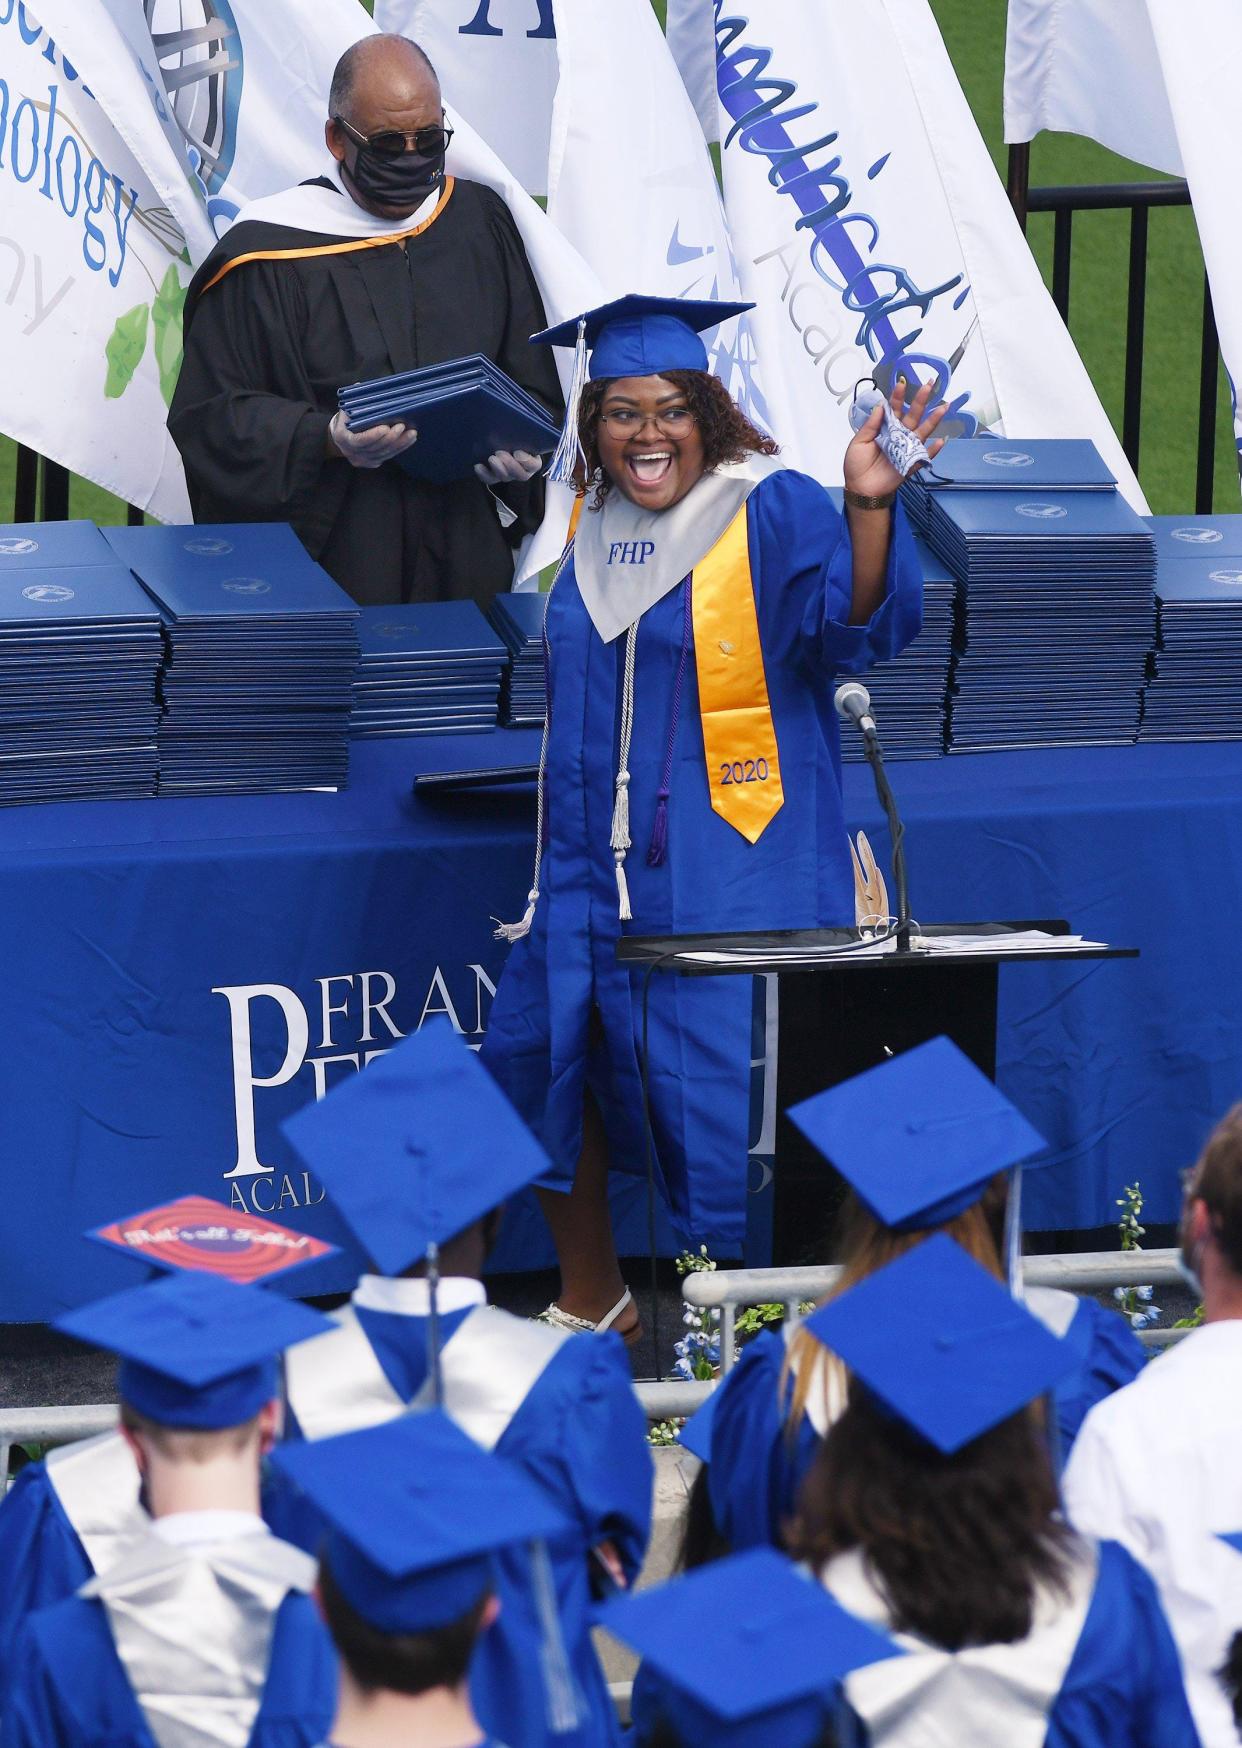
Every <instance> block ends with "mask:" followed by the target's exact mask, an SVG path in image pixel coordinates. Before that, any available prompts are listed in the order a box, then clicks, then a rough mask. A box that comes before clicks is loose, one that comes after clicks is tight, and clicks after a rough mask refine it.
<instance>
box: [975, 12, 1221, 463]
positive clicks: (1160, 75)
mask: <svg viewBox="0 0 1242 1748" xmlns="http://www.w3.org/2000/svg"><path fill="white" fill-rule="evenodd" d="M1240 79H1242V12H1240V11H1239V8H1238V6H1237V4H1236V0H1183V3H1182V4H1180V5H1178V6H1176V7H1173V6H1171V5H1169V4H1167V0H1164V3H1162V0H1157V3H1156V4H1151V0H1061V3H1060V4H1058V5H1056V6H1051V5H1047V4H1043V3H1040V0H1010V5H1009V29H1008V35H1007V38H1006V44H1005V138H1006V139H1008V140H1016V141H1021V140H1029V139H1031V138H1032V137H1033V135H1034V134H1036V133H1037V132H1038V131H1039V130H1040V129H1041V128H1057V129H1059V130H1060V131H1062V132H1066V133H1080V134H1086V135H1087V136H1088V137H1089V138H1091V139H1094V140H1098V141H1099V142H1100V143H1101V144H1102V145H1105V146H1109V147H1111V149H1112V150H1113V151H1115V152H1122V153H1124V154H1125V156H1126V157H1129V158H1134V159H1137V160H1138V162H1139V163H1142V164H1152V165H1154V166H1155V167H1156V168H1157V169H1160V170H1167V171H1169V172H1170V173H1171V174H1173V175H1176V176H1185V178H1186V181H1187V183H1188V184H1189V187H1190V198H1191V202H1192V204H1193V206H1194V214H1195V222H1196V223H1197V225H1198V227H1199V239H1200V241H1201V243H1202V244H1203V258H1204V261H1205V262H1206V264H1207V272H1208V279H1209V281H1210V283H1211V287H1212V305H1213V309H1214V311H1215V315H1216V326H1217V331H1218V332H1219V334H1220V344H1221V352H1222V355H1223V356H1224V359H1225V363H1226V366H1227V367H1228V370H1229V377H1230V385H1231V389H1232V395H1233V426H1234V443H1235V447H1236V448H1237V450H1238V454H1239V459H1240V466H1242V412H1240V409H1239V406H1238V395H1237V388H1236V384H1237V382H1238V380H1239V377H1238V371H1239V370H1240V369H1242V299H1239V296H1238V286H1239V284H1240V283H1242V236H1240V235H1239V231H1238V222H1237V207H1238V196H1237V176H1236V172H1235V164H1236V160H1237V137H1236V136H1237V123H1236V114H1237V102H1238V98H1237V93H1238V84H1239V80H1240ZM1192 319H1193V320H1195V321H1197V320H1198V310H1197V309H1196V310H1195V312H1194V316H1193V318H1192Z"/></svg>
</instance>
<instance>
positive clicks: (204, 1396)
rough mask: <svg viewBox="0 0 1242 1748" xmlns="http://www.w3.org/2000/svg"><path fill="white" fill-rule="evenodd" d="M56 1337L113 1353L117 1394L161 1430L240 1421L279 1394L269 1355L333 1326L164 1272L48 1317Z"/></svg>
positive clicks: (265, 1298)
mask: <svg viewBox="0 0 1242 1748" xmlns="http://www.w3.org/2000/svg"><path fill="white" fill-rule="evenodd" d="M52 1327H53V1328H54V1329H58V1330H59V1331H60V1332H61V1334H62V1335H71V1336H73V1337H74V1339H75V1340H77V1341H84V1342H89V1343H90V1345H91V1346H93V1347H102V1348H106V1349H108V1350H109V1351H110V1352H112V1353H114V1354H116V1355H117V1356H118V1358H119V1359H120V1362H121V1365H120V1370H119V1372H118V1375H117V1390H118V1392H119V1394H120V1397H121V1400H122V1401H123V1402H127V1403H128V1404H129V1405H130V1407H131V1408H134V1409H136V1410H137V1412H138V1413H139V1414H142V1415H145V1416H146V1418H147V1419H148V1420H154V1421H158V1422H159V1424H160V1425H161V1426H168V1427H176V1428H183V1429H186V1430H197V1431H218V1430H219V1429H220V1428H222V1427H226V1426H240V1425H241V1424H242V1422H243V1421H247V1420H250V1419H252V1418H253V1416H254V1415H256V1414H257V1413H258V1412H259V1410H260V1409H261V1408H262V1407H263V1405H264V1403H265V1402H270V1401H271V1399H272V1398H273V1396H276V1395H278V1394H279V1388H280V1380H279V1372H278V1367H277V1360H278V1358H279V1356H280V1354H281V1353H282V1352H283V1350H284V1349H285V1348H287V1347H292V1346H293V1344H294V1343H295V1342H299V1341H309V1340H310V1338H311V1337H312V1336H315V1335H322V1334H324V1333H325V1332H326V1331H328V1330H330V1329H332V1328H333V1327H334V1325H333V1324H332V1322H331V1321H330V1319H328V1318H327V1317H321V1316H320V1314H319V1312H318V1311H312V1310H311V1309H310V1307H309V1306H307V1305H299V1304H298V1303H297V1302H296V1301H295V1300H290V1299H280V1298H276V1297H275V1296H274V1295H272V1294H271V1293H264V1292H261V1291H260V1290H259V1288H257V1287H248V1286H241V1285H239V1284H238V1283H237V1282H235V1281H229V1280H222V1279H220V1278H218V1277H216V1276H214V1275H203V1274H197V1273H189V1272H186V1273H177V1274H170V1275H164V1276H163V1277H161V1279H159V1280H157V1281H152V1282H150V1283H148V1284H145V1285H143V1286H141V1287H129V1288H127V1289H126V1290H125V1291H124V1292H123V1293H112V1294H110V1295H109V1296H108V1297H107V1298H106V1299H97V1300H96V1301H95V1302H94V1304H91V1305H82V1306H80V1307H79V1308H78V1309H77V1310H76V1311H69V1312H67V1313H66V1314H65V1315H64V1316H63V1317H58V1318H57V1319H56V1322H55V1323H54V1324H53V1326H52Z"/></svg>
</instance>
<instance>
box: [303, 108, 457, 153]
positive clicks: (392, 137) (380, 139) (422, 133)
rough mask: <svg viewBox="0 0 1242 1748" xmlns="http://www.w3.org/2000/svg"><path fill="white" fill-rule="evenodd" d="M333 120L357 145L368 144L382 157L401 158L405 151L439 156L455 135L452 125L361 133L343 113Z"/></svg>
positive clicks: (335, 116)
mask: <svg viewBox="0 0 1242 1748" xmlns="http://www.w3.org/2000/svg"><path fill="white" fill-rule="evenodd" d="M332 119H333V121H334V122H335V123H336V125H337V126H338V127H341V128H344V130H345V132H346V133H347V134H348V135H349V137H350V139H351V140H353V142H354V144H355V145H358V146H367V147H369V148H370V150H371V151H373V152H378V153H379V155H380V157H381V158H399V157H400V156H401V154H402V153H403V152H407V151H408V152H414V153H416V155H417V156H418V157H420V158H438V157H439V156H440V154H441V152H446V151H447V150H448V143H449V141H450V140H451V139H452V137H453V130H452V128H451V127H447V126H445V127H420V128H419V129H418V131H417V132H416V133H412V134H403V133H399V132H398V131H397V130H396V129H395V128H391V129H385V130H384V132H382V133H378V134H360V133H359V132H358V129H357V128H356V127H351V126H350V124H349V122H347V121H346V120H345V117H344V116H343V115H334V116H333V117H332Z"/></svg>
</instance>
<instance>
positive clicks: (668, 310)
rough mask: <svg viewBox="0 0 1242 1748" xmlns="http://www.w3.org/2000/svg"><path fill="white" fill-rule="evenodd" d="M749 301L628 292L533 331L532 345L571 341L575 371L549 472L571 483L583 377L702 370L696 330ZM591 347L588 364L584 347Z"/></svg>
mask: <svg viewBox="0 0 1242 1748" xmlns="http://www.w3.org/2000/svg"><path fill="white" fill-rule="evenodd" d="M754 307H755V306H754V304H753V303H723V302H719V301H717V300H715V299H704V298H690V297H646V296H644V295H642V294H641V293H639V292H634V291H631V292H628V293H627V294H626V296H625V297H618V298H614V299H613V300H612V302H611V303H605V304H600V305H599V307H598V308H597V309H593V310H584V311H583V312H582V314H581V315H580V316H574V317H573V318H572V319H571V320H570V321H568V322H558V323H557V325H556V326H555V327H552V328H544V329H543V330H542V331H541V332H540V333H538V334H532V335H531V337H530V338H531V345H532V346H572V347H573V348H574V364H573V371H572V373H571V376H570V383H569V389H568V392H567V393H566V396H565V429H564V431H563V433H562V435H561V441H560V445H559V447H558V448H557V451H556V454H555V455H554V456H553V457H552V462H551V465H550V466H549V468H548V478H549V479H552V480H559V481H561V483H562V484H566V485H568V484H570V483H572V479H573V470H574V466H575V464H576V462H577V460H578V457H579V455H580V453H581V451H580V449H579V443H578V408H579V404H580V402H581V399H582V387H583V384H584V383H585V382H587V381H591V382H600V381H602V380H603V379H604V378H608V377H616V376H661V375H663V373H664V372H665V371H666V370H706V369H707V348H706V346H705V345H704V344H703V341H702V339H701V338H700V335H702V334H703V333H705V332H706V331H707V330H708V329H710V328H715V327H718V326H719V325H720V323H721V322H725V321H728V320H729V319H730V317H732V316H740V315H744V314H745V313H746V311H747V310H753V309H754ZM588 351H589V352H590V364H589V366H588V363H587V353H588Z"/></svg>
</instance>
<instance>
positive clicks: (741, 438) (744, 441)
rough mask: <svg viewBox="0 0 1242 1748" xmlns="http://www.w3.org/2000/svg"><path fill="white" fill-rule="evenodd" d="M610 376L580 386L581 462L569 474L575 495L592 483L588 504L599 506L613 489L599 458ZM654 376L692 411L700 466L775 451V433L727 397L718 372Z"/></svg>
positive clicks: (707, 469) (706, 467) (665, 372)
mask: <svg viewBox="0 0 1242 1748" xmlns="http://www.w3.org/2000/svg"><path fill="white" fill-rule="evenodd" d="M615 381H616V378H615V377H604V378H602V379H601V380H600V381H599V382H588V383H587V385H586V387H585V388H584V389H583V391H582V403H581V407H580V409H579V412H578V436H579V438H580V439H581V442H582V448H583V453H584V454H585V455H586V465H585V467H584V466H583V464H582V463H581V462H579V464H578V469H577V473H576V475H575V478H576V481H577V487H578V495H579V497H582V496H584V495H585V494H586V493H587V492H588V491H589V490H590V488H591V487H592V486H594V496H593V497H592V499H591V508H592V509H593V510H599V509H602V508H603V505H604V502H605V500H606V499H607V497H608V495H609V493H610V492H611V491H612V489H613V482H612V481H611V480H610V479H609V478H608V475H607V474H606V473H604V471H603V469H602V467H601V465H600V459H599V443H598V433H599V417H600V411H601V409H602V407H603V404H604V396H605V395H606V394H607V392H608V390H609V389H610V388H611V387H612V385H613V383H614V382H615ZM660 381H661V382H668V383H671V384H672V385H673V387H674V388H676V389H680V390H681V392H682V394H683V395H684V396H685V397H686V405H687V406H688V407H689V409H690V411H691V412H692V413H693V414H694V421H695V424H696V425H697V426H698V428H699V433H700V435H701V436H702V439H703V471H704V473H710V472H711V471H712V469H713V468H716V467H724V466H726V465H727V464H728V463H729V462H731V461H741V460H742V459H743V457H744V456H747V455H775V454H776V453H777V451H778V447H779V446H778V444H777V442H776V440H775V438H772V437H769V436H768V435H767V433H766V432H764V431H760V430H759V428H758V426H756V425H752V424H751V422H750V420H749V419H748V418H747V417H746V415H745V413H744V412H743V411H742V409H741V408H740V407H739V406H738V404H737V402H736V401H735V400H734V399H733V396H732V395H731V394H730V393H729V391H728V389H727V388H726V387H725V385H724V384H723V383H722V382H721V381H720V380H719V378H718V377H715V376H710V375H709V374H708V372H707V371H705V370H662V371H661V372H660Z"/></svg>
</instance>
